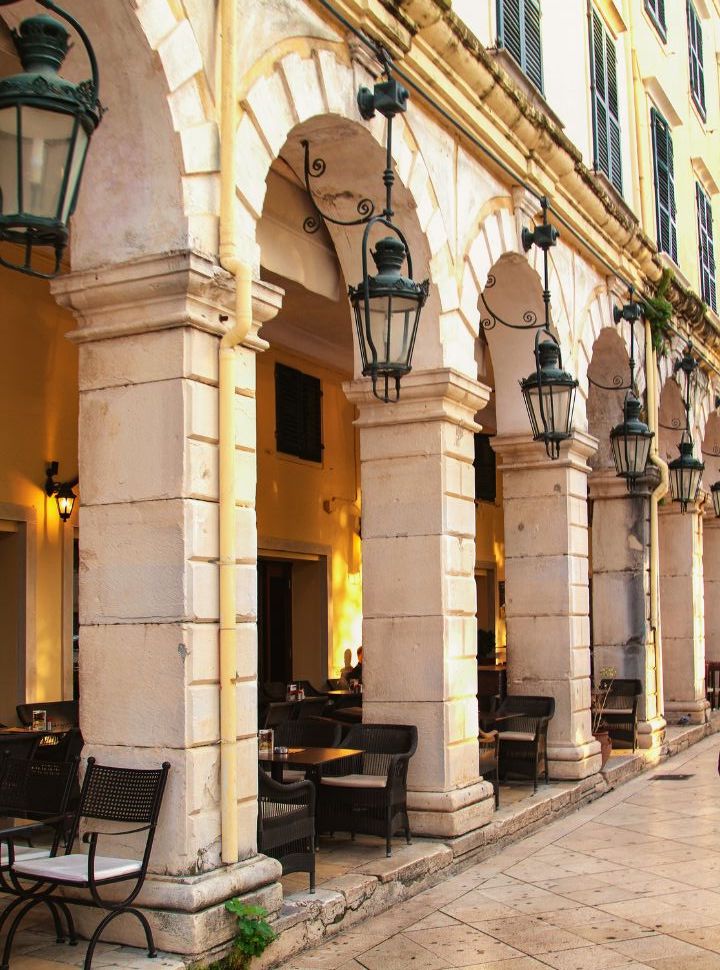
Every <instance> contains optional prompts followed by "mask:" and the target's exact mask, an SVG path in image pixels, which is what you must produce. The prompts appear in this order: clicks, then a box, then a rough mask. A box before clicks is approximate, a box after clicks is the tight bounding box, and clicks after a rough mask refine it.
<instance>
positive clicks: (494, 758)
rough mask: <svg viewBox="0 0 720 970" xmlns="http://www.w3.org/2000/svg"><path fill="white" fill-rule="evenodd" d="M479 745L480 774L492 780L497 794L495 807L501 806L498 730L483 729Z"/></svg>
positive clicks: (480, 732)
mask: <svg viewBox="0 0 720 970" xmlns="http://www.w3.org/2000/svg"><path fill="white" fill-rule="evenodd" d="M478 747H479V749H480V774H481V775H482V776H483V778H489V779H490V781H491V782H492V786H493V793H494V795H495V808H500V774H499V762H500V751H499V749H500V735H499V734H498V732H497V731H487V732H486V731H483V730H480V731H479V733H478Z"/></svg>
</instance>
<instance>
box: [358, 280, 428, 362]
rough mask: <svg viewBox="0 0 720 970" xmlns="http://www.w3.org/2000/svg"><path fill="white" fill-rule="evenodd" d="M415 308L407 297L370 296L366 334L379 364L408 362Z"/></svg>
mask: <svg viewBox="0 0 720 970" xmlns="http://www.w3.org/2000/svg"><path fill="white" fill-rule="evenodd" d="M417 308H418V304H417V300H412V299H407V298H406V297H389V296H382V297H374V298H371V299H370V315H369V316H370V333H369V334H368V337H369V339H370V340H371V341H372V343H373V345H374V346H375V353H376V354H377V364H378V366H380V367H383V366H385V365H399V366H401V367H404V366H406V365H407V359H408V354H409V353H410V348H411V344H412V335H413V324H414V322H415V315H416V313H417Z"/></svg>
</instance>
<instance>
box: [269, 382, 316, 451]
mask: <svg viewBox="0 0 720 970" xmlns="http://www.w3.org/2000/svg"><path fill="white" fill-rule="evenodd" d="M321 399H322V391H321V389H320V381H319V380H318V378H317V377H311V376H310V375H309V374H303V373H302V371H299V370H295V368H294V367H286V366H285V365H284V364H276V365H275V439H276V447H277V450H278V451H282V452H283V453H284V454H286V455H295V457H296V458H305V459H306V460H307V461H322V449H323V445H322V414H321Z"/></svg>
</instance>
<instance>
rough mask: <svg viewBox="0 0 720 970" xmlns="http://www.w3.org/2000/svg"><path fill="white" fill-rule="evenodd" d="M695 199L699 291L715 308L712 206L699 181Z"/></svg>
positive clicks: (715, 308)
mask: <svg viewBox="0 0 720 970" xmlns="http://www.w3.org/2000/svg"><path fill="white" fill-rule="evenodd" d="M695 201H696V204H697V223H698V242H699V250H700V293H701V296H702V298H703V300H704V301H705V302H706V303H707V305H708V306H709V307H712V309H713V310H717V289H716V283H715V246H714V242H713V218H712V206H711V204H710V198H709V196H708V195H707V194H706V193H705V191H704V189H703V187H702V185H700V183H699V182H696V183H695Z"/></svg>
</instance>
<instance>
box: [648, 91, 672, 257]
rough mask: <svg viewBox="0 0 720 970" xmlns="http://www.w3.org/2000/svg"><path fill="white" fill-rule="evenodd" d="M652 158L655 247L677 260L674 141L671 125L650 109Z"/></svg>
mask: <svg viewBox="0 0 720 970" xmlns="http://www.w3.org/2000/svg"><path fill="white" fill-rule="evenodd" d="M650 117H651V124H652V135H653V156H654V162H655V216H656V219H657V242H658V247H659V248H660V250H661V251H662V252H664V253H668V255H669V256H670V257H671V258H672V259H673V260H675V262H677V225H676V214H677V210H676V207H675V179H674V165H673V145H672V136H671V134H670V128H669V127H668V124H667V122H666V121H665V119H664V118H663V117H662V115H661V114H660V113H659V112H658V111H656V110H655V108H653V109H652V110H651V112H650Z"/></svg>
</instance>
